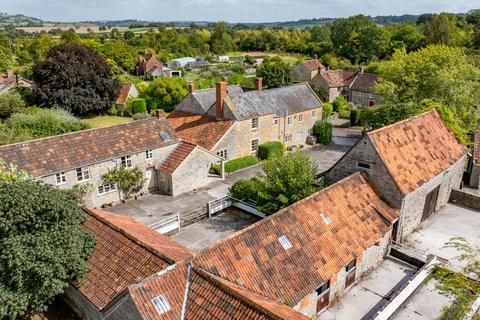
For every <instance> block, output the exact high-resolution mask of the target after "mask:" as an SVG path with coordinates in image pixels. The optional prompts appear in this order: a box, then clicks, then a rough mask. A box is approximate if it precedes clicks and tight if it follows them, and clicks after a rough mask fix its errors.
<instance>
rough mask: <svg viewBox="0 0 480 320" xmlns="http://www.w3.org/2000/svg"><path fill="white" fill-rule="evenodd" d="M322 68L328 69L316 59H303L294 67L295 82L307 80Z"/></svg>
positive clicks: (293, 77)
mask: <svg viewBox="0 0 480 320" xmlns="http://www.w3.org/2000/svg"><path fill="white" fill-rule="evenodd" d="M322 70H326V68H325V66H324V65H323V64H321V63H320V61H318V60H316V59H314V60H307V61H302V62H300V63H299V64H297V65H296V66H295V67H294V68H293V70H292V80H293V82H307V81H310V80H312V79H313V77H315V76H316V75H317V74H318V72H320V71H322Z"/></svg>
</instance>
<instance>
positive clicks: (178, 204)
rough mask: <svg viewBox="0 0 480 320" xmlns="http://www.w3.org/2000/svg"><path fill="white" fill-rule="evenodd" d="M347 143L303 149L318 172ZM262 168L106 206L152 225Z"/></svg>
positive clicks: (203, 202)
mask: <svg viewBox="0 0 480 320" xmlns="http://www.w3.org/2000/svg"><path fill="white" fill-rule="evenodd" d="M348 148H349V147H348V146H337V145H328V146H322V145H319V146H315V147H312V148H307V149H305V150H303V152H304V153H305V154H306V155H308V156H309V157H310V158H311V159H313V160H314V161H315V162H316V163H317V165H318V172H319V173H321V172H324V171H326V170H328V169H329V168H330V167H331V166H332V165H333V164H335V162H337V161H338V159H340V158H341V157H342V156H343V154H344V153H345V152H346V151H347V150H348ZM261 172H262V167H261V165H256V166H252V167H249V168H245V169H243V170H240V171H237V172H234V173H231V174H229V175H227V176H226V177H225V179H224V180H221V179H220V178H212V179H213V180H212V182H211V183H210V184H209V185H208V186H206V187H204V188H201V189H198V190H196V191H191V192H187V193H184V194H182V195H179V196H176V197H171V196H167V195H162V194H148V195H145V196H143V197H140V198H139V199H137V200H130V201H128V202H127V203H122V204H118V205H116V206H113V207H110V208H106V209H105V210H106V211H111V212H114V213H117V214H122V215H127V216H131V217H134V218H135V219H137V220H138V221H140V222H142V223H144V224H146V225H151V224H153V223H155V222H157V221H159V220H162V219H163V218H164V217H165V216H168V215H171V214H173V213H175V214H177V213H184V212H190V211H193V210H195V209H198V208H201V207H203V206H205V205H206V204H207V203H208V202H209V201H212V200H216V199H219V198H222V197H225V196H226V195H227V194H228V192H229V191H228V190H229V188H230V187H231V186H232V185H233V184H234V183H235V182H237V181H238V180H240V179H249V178H252V177H254V176H256V175H258V174H259V173H261Z"/></svg>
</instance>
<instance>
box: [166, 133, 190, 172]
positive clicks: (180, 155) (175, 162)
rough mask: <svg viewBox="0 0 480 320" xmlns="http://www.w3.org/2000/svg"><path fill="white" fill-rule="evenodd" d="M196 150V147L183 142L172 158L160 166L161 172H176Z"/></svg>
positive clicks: (171, 155)
mask: <svg viewBox="0 0 480 320" xmlns="http://www.w3.org/2000/svg"><path fill="white" fill-rule="evenodd" d="M195 148H196V145H194V144H191V143H187V142H183V141H182V142H181V143H179V144H178V146H177V148H176V149H175V150H174V151H173V152H172V153H171V154H170V156H168V158H167V159H166V160H165V161H164V162H163V163H162V164H161V165H160V170H162V171H164V172H168V173H173V172H175V170H176V169H177V168H178V167H179V166H180V165H181V164H182V162H183V161H184V160H185V159H186V158H187V157H188V156H189V155H190V153H192V151H193V150H194V149H195Z"/></svg>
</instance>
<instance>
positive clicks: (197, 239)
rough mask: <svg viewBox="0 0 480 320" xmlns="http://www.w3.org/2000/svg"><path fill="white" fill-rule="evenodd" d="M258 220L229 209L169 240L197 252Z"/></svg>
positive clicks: (191, 226)
mask: <svg viewBox="0 0 480 320" xmlns="http://www.w3.org/2000/svg"><path fill="white" fill-rule="evenodd" d="M258 220H259V219H258V218H255V217H254V216H251V215H249V214H246V213H242V212H241V211H240V210H237V209H233V208H230V209H228V210H227V211H225V212H222V213H221V214H219V215H218V216H215V217H213V218H211V219H206V220H202V221H200V222H197V223H195V224H193V225H190V226H188V227H186V228H185V229H183V230H181V231H179V232H177V233H175V234H173V235H172V236H171V238H173V239H174V240H176V241H177V242H178V243H180V244H182V245H184V246H186V247H187V248H190V249H192V250H193V251H194V252H199V251H201V250H203V249H205V248H207V247H209V246H211V245H212V244H214V243H218V242H220V241H221V240H223V239H224V238H226V237H228V236H229V235H231V234H232V233H234V232H236V231H239V230H242V229H243V228H245V227H248V226H249V225H251V224H254V223H255V222H257V221H258Z"/></svg>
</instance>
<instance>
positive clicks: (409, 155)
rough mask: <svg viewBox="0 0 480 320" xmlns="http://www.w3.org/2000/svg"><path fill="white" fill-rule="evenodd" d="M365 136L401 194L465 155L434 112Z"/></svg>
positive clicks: (415, 187)
mask: <svg viewBox="0 0 480 320" xmlns="http://www.w3.org/2000/svg"><path fill="white" fill-rule="evenodd" d="M368 137H369V138H370V140H371V141H372V143H373V145H374V146H375V148H376V150H377V153H378V155H379V156H380V158H381V159H382V161H383V163H384V164H385V166H386V168H387V170H388V171H389V172H390V175H391V176H392V178H393V179H394V180H395V182H396V183H397V185H398V187H399V188H400V190H401V191H402V193H403V194H404V195H407V194H409V193H411V192H412V191H414V190H415V189H417V188H418V187H420V186H421V185H423V184H424V183H426V182H428V181H430V180H431V179H432V178H434V177H435V176H437V175H439V174H440V173H441V172H443V171H445V170H446V169H448V168H449V167H450V166H451V165H452V164H454V163H455V162H456V161H458V160H459V159H460V158H461V157H462V156H463V155H465V153H466V152H467V149H466V148H465V146H463V145H462V144H460V143H459V142H458V141H457V140H456V139H455V137H454V135H453V133H452V132H450V131H449V130H448V129H447V128H446V127H445V124H444V123H443V121H442V119H441V118H440V115H439V114H438V112H437V111H436V110H435V109H433V110H431V111H428V112H426V113H423V114H421V115H419V116H416V117H413V118H410V119H408V120H405V121H401V122H398V123H395V124H392V125H390V126H386V127H383V128H381V129H378V130H374V131H371V132H369V133H368Z"/></svg>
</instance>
